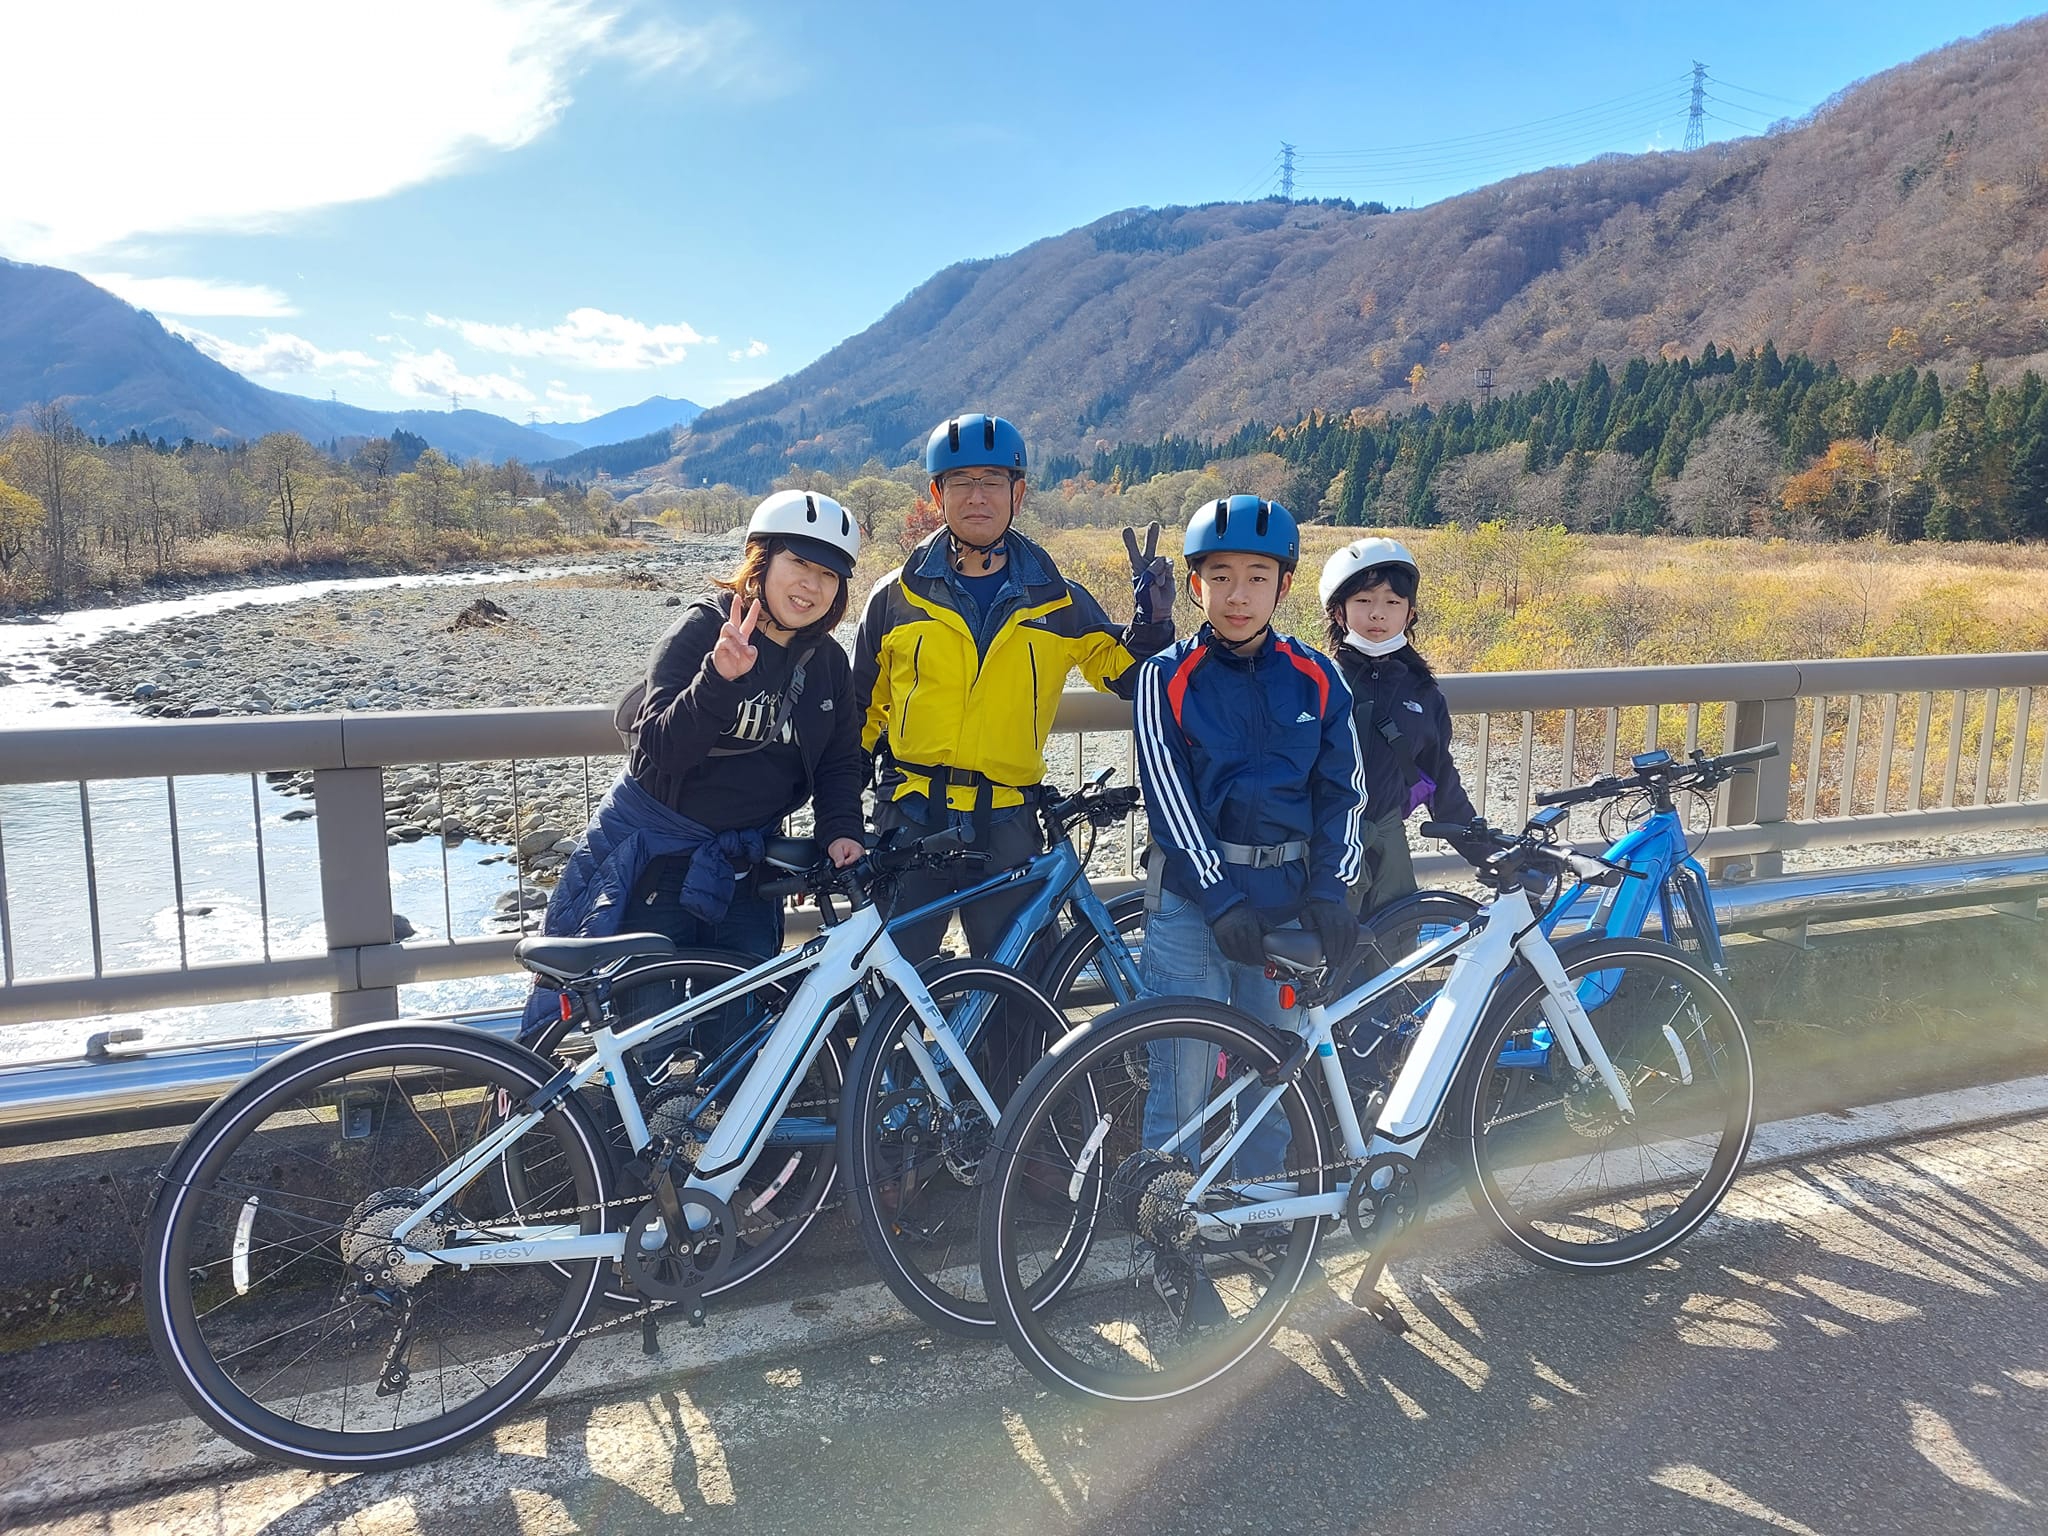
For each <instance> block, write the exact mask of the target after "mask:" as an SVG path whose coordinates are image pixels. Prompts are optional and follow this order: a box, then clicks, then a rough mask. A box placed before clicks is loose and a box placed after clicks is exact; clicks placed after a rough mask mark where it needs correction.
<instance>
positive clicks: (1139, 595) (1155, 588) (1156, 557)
mask: <svg viewBox="0 0 2048 1536" xmlns="http://www.w3.org/2000/svg"><path fill="white" fill-rule="evenodd" d="M1124 548H1125V549H1126V550H1128V551H1129V552H1130V556H1131V596H1132V598H1133V599H1134V600H1135V601H1136V603H1137V609H1138V622H1139V623H1140V624H1164V623H1167V622H1169V621H1170V620H1171V619H1172V617H1173V562H1172V561H1171V560H1169V559H1167V558H1166V556H1164V555H1162V554H1160V553H1159V525H1158V524H1157V523H1148V524H1146V525H1145V549H1144V552H1143V553H1142V554H1141V553H1139V551H1138V530H1137V529H1135V528H1126V529H1124Z"/></svg>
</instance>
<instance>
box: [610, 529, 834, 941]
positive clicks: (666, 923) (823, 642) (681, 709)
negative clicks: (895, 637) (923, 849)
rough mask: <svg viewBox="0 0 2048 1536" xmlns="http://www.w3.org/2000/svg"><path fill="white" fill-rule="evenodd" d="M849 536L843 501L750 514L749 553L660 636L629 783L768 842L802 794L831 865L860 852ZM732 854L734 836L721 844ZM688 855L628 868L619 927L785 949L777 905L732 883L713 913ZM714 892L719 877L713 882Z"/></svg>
mask: <svg viewBox="0 0 2048 1536" xmlns="http://www.w3.org/2000/svg"><path fill="white" fill-rule="evenodd" d="M859 553H860V529H859V526H858V525H857V524H856V523H855V522H854V520H853V518H852V517H851V516H849V515H848V514H847V512H846V510H845V509H844V508H843V507H841V506H840V505H839V503H838V502H836V501H834V500H832V498H831V497H829V496H818V495H814V494H811V493H809V492H804V491H780V492H777V493H776V494H775V495H773V496H770V497H769V498H768V499H767V500H766V501H764V502H762V503H761V505H760V506H759V507H758V508H757V509H756V510H755V512H754V515H753V518H752V520H751V521H750V522H749V523H748V525H747V542H746V552H745V554H744V556H743V557H742V558H741V560H740V564H739V567H738V569H737V570H735V571H734V572H733V573H732V575H730V576H728V577H727V578H725V579H724V580H723V581H720V582H718V583H716V586H717V588H718V589H719V590H718V591H716V592H714V593H712V594H711V595H709V596H706V597H704V598H701V599H699V600H698V601H697V602H695V603H693V604H692V605H691V606H690V607H688V608H686V609H685V610H684V611H683V616H682V617H681V618H680V619H679V620H677V622H676V624H675V626H674V627H673V628H671V629H670V630H669V631H668V633H667V634H665V635H663V636H662V637H661V639H660V640H659V641H657V642H656V643H655V646H654V650H653V653H652V654H651V655H650V656H649V658H648V663H647V679H646V683H645V687H644V691H643V692H642V694H641V697H640V701H639V706H638V709H637V711H636V712H635V714H634V717H633V722H632V732H631V734H632V736H633V748H632V753H631V756H630V758H629V759H628V762H627V770H626V771H627V777H628V778H629V779H630V780H631V781H632V783H633V785H634V786H635V787H637V788H638V789H639V790H641V791H644V792H645V793H646V794H647V795H648V796H650V797H651V798H652V799H653V800H655V801H658V802H659V803H660V804H661V805H662V806H665V807H666V808H667V809H668V810H669V811H670V812H673V813H675V815H676V816H677V817H680V818H684V819H687V821H690V822H694V823H697V824H698V825H699V826H701V827H703V828H704V829H706V830H707V831H709V832H711V833H713V834H734V835H737V837H738V838H739V842H740V845H741V847H742V852H743V855H744V853H747V852H756V850H754V849H753V847H752V838H751V836H749V834H756V833H758V834H760V835H762V836H766V835H769V834H772V833H773V832H774V831H775V829H776V827H777V826H778V825H779V824H780V823H781V821H782V819H783V818H784V817H786V816H787V815H789V813H790V812H792V811H794V810H796V809H797V808H798V807H799V806H801V805H802V804H803V803H804V802H805V801H806V800H809V801H810V802H811V803H812V805H813V809H814V818H815V825H816V836H817V838H818V841H819V842H821V843H823V844H824V845H825V848H826V851H827V853H828V854H829V855H830V857H831V858H832V860H833V862H834V863H835V864H838V865H840V866H841V867H844V866H845V865H847V864H850V863H852V862H853V861H854V860H855V859H857V858H859V857H860V855H861V853H862V851H863V848H862V843H861V832H862V821H861V805H860V795H861V785H862V780H863V777H864V774H863V768H864V764H863V760H862V757H861V751H860V717H859V715H858V714H857V713H856V711H855V709H854V704H853V674H852V668H851V667H850V665H849V664H848V662H847V658H846V652H845V651H844V650H843V649H842V648H841V647H840V644H839V642H838V641H837V640H835V639H833V638H832V629H833V627H834V626H835V625H837V624H838V623H839V621H840V619H841V618H843V617H844V616H845V613H846V605H847V584H848V582H849V580H850V579H851V578H852V575H853V566H854V561H855V559H856V558H857V557H858V555H859ZM722 841H723V842H724V844H725V846H726V847H727V848H731V847H732V846H734V844H733V838H732V837H730V836H728V837H725V838H723V839H722ZM701 857H702V855H701V854H700V853H699V852H697V851H694V850H693V851H691V852H683V853H666V854H660V855H657V856H655V857H652V858H649V859H647V860H646V861H645V863H644V864H643V865H642V867H640V868H639V869H638V870H637V871H635V872H634V873H633V875H632V880H631V885H630V891H631V894H630V896H629V898H628V902H627V911H626V912H625V913H624V914H623V915H622V922H621V924H620V927H619V931H621V932H645V933H665V934H667V935H668V936H669V937H670V938H673V939H674V940H675V941H676V942H677V943H679V944H686V945H688V944H709V945H714V946H718V947H721V948H727V949H737V950H741V951H744V952H746V953H748V954H755V955H760V956H763V957H766V956H768V955H771V954H773V953H775V951H776V950H778V949H780V948H781V946H782V916H781V907H780V904H779V903H777V902H774V901H771V900H768V899H766V898H764V897H762V896H760V895H759V894H758V893H757V892H756V890H755V888H754V887H755V883H756V882H755V880H754V879H753V878H752V877H751V876H750V875H746V874H742V875H741V876H740V878H739V879H738V881H737V883H736V885H735V886H734V887H733V889H732V893H731V897H730V899H729V901H728V902H726V903H725V907H724V911H723V913H722V914H720V915H716V916H713V915H710V914H709V913H708V912H707V910H706V908H707V907H708V906H711V905H715V895H714V896H710V897H707V896H706V895H705V893H704V890H703V887H704V884H705V882H704V879H703V871H702V870H698V871H697V874H696V877H695V878H693V875H692V871H693V869H694V868H696V866H697V865H698V863H699V862H700V859H701ZM721 883H722V882H721Z"/></svg>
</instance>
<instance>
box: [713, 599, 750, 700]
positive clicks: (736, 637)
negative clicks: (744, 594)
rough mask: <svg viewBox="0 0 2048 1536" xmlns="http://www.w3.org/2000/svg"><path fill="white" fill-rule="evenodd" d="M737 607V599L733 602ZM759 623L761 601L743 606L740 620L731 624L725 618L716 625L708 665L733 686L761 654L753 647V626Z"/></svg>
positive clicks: (729, 620) (730, 621) (748, 670)
mask: <svg viewBox="0 0 2048 1536" xmlns="http://www.w3.org/2000/svg"><path fill="white" fill-rule="evenodd" d="M733 607H734V608H735V609H737V608H738V607H739V600H738V599H737V598H735V599H734V600H733ZM760 622H761V599H759V598H758V597H757V598H755V599H754V600H753V602H751V603H749V604H748V605H747V611H746V614H745V616H744V617H742V618H741V619H740V621H739V622H738V623H737V624H735V623H734V622H733V621H732V620H731V619H730V618H728V619H727V620H726V621H725V623H724V624H722V625H721V626H719V630H718V644H716V645H714V646H713V647H712V648H711V665H712V667H713V668H714V669H715V670H716V671H717V673H718V675H719V676H720V677H722V678H724V679H725V680H726V681H727V682H728V683H736V682H738V681H739V680H740V679H741V678H743V677H745V676H746V675H747V674H748V673H749V672H751V671H753V670H754V663H755V662H756V661H758V660H759V659H760V655H761V653H760V652H759V651H757V650H756V649H755V648H754V626H755V625H756V624H758V623H760Z"/></svg>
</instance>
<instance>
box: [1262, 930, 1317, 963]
mask: <svg viewBox="0 0 2048 1536" xmlns="http://www.w3.org/2000/svg"><path fill="white" fill-rule="evenodd" d="M1265 944H1266V958H1267V959H1269V960H1276V961H1278V962H1279V963H1280V964H1282V965H1284V966H1286V967H1287V968H1288V969H1289V970H1290V971H1312V970H1314V969H1315V968H1316V967H1317V966H1319V965H1321V964H1322V963H1323V941H1322V940H1321V939H1319V938H1317V937H1316V936H1315V935H1314V934H1312V933H1310V932H1309V931H1308V930H1307V929H1306V928H1276V929H1274V930H1273V931H1272V932H1271V933H1269V934H1267V935H1266V939H1265Z"/></svg>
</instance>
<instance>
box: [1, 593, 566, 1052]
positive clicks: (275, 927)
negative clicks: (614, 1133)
mask: <svg viewBox="0 0 2048 1536" xmlns="http://www.w3.org/2000/svg"><path fill="white" fill-rule="evenodd" d="M586 568H587V567H579V566H552V567H547V568H545V569H538V568H537V569H531V570H520V571H483V572H460V573H447V574H431V575H414V576H374V577H359V578H344V579H335V580H322V581H307V582H295V583H291V584H288V585H280V586H265V587H255V588H247V589H235V590H226V591H217V592H208V593H204V594H199V595H195V596H190V597H179V598H170V599H165V600H161V601H157V602H148V603H136V604H132V605H129V606H127V607H120V608H102V609H89V610H79V611H76V612H72V613H67V614H63V615H60V616H58V617H56V618H54V619H52V620H50V621H48V622H29V623H0V676H7V677H11V679H12V681H11V682H9V683H8V684H7V685H6V686H4V687H0V724H4V725H7V726H27V725H73V724H84V723H88V722H94V721H107V720H130V719H133V718H135V716H134V714H133V712H132V711H131V710H129V709H127V708H126V707H124V706H122V705H119V704H115V703H112V702H110V701H108V700H106V699H103V698H99V697H97V696H94V695H88V694H84V693H81V692H79V691H78V690H76V689H74V688H71V687H70V686H68V685H67V684H66V683H65V682H64V680H63V679H62V678H61V677H59V676H58V675H57V669H56V666H55V662H54V658H55V656H56V654H57V653H59V652H62V651H65V650H69V649H71V648H73V647H76V646H79V645H83V644H87V643H90V642H91V641H93V640H96V639H99V638H102V637H104V636H105V635H108V634H111V633H114V632H116V631H121V630H132V629H141V628H144V627H146V626H148V625H150V624H154V623H158V622H160V621H163V620H166V619H190V618H199V617H204V616H206V615H208V614H214V613H219V612H222V611H224V610H226V609H229V608H235V607H243V606H278V605H283V604H287V603H294V602H299V601H302V600H304V599H307V598H311V597H319V596H322V595H325V594H328V593H342V592H369V591H377V590H380V589H389V588H396V587H424V586H463V585H476V584H481V583H487V582H503V581H507V580H518V579H522V578H529V579H530V578H534V577H539V576H546V575H559V574H563V573H564V572H566V571H571V570H577V569H586ZM172 787H173V786H167V785H166V782H165V781H164V780H163V779H115V780H106V781H96V782H94V783H92V784H89V785H88V786H86V790H85V796H86V798H87V800H88V801H89V804H90V809H91V835H92V861H91V868H92V872H93V877H94V878H93V882H92V883H91V884H90V885H89V883H88V879H87V862H86V848H85V825H86V818H85V816H84V815H83V813H82V809H81V805H80V793H79V790H78V788H77V786H75V785H70V784H62V785H43V784H22V785H14V784H10V785H0V858H4V861H5V863H4V869H5V878H6V887H7V895H8V903H7V905H8V920H9V931H8V932H7V933H6V935H5V939H6V953H7V957H8V960H9V961H10V962H11V965H12V968H13V975H14V977H15V979H17V980H31V979H42V978H53V977H67V976H89V975H91V974H92V972H93V946H92V926H91V922H90V902H91V900H92V895H93V893H95V892H96V895H97V901H98V906H99V915H100V931H101V962H100V963H101V967H102V969H103V970H104V971H105V972H107V973H109V974H113V973H117V972H120V971H134V970H153V969H158V968H162V967H169V966H175V965H176V964H177V963H178V955H179V946H180V939H181V935H182V940H183V944H184V952H185V954H186V956H187V960H188V963H190V964H193V965H202V964H218V963H222V962H228V961H237V960H261V959H263V958H265V955H266V946H267V953H268V956H269V957H270V958H273V959H276V958H284V957H288V956H294V955H316V954H319V953H321V952H322V951H323V950H324V949H325V948H326V935H325V931H324V929H323V926H322V923H321V911H320V888H319V860H318V851H317V834H316V832H315V830H314V828H315V824H314V822H313V821H312V820H311V819H309V818H307V817H306V815H305V812H306V811H307V810H308V809H309V806H310V802H309V801H307V800H306V799H304V798H302V797H294V796H288V795H285V794H282V793H280V792H278V791H277V790H276V789H274V788H272V787H271V786H270V785H269V784H267V783H264V782H263V781H262V780H261V779H260V778H259V779H258V780H257V782H256V784H255V786H254V787H253V789H252V786H251V783H250V780H249V778H248V777H247V776H246V775H225V776H193V777H180V778H178V779H177V780H175V782H174V788H175V797H176V818H177V827H178V834H179V835H178V844H177V846H178V852H179V858H180V870H179V874H180V875H181V876H182V883H183V900H182V902H180V900H179V899H178V896H177V886H176V884H175V883H174V879H173V870H172V861H171V855H170V847H171V842H170V825H171V815H172V807H171V799H172ZM259 828H260V833H259ZM504 851H505V850H504V849H502V848H500V847H496V846H493V845H492V844H489V843H482V842H475V841H470V842H464V843H461V844H459V845H458V846H456V847H453V848H444V847H443V846H442V845H441V843H440V841H439V840H438V839H433V838H429V839H425V840H423V841H421V842H417V843H399V844H396V845H394V846H393V847H392V848H391V849H390V850H389V852H390V864H391V882H392V899H393V904H394V906H395V907H396V909H397V910H398V911H400V912H402V913H403V914H405V916H406V917H407V919H408V920H409V921H410V922H411V923H412V924H413V927H414V930H415V936H416V938H418V939H420V940H423V941H433V940H439V939H442V938H444V937H446V936H448V935H449V934H450V933H453V934H454V935H456V936H466V935H475V934H483V933H493V932H501V931H503V930H502V929H501V928H499V927H498V926H497V925H495V924H494V923H493V922H492V921H491V919H492V917H493V915H494V912H495V903H496V902H497V900H498V898H499V897H500V896H501V895H503V894H505V893H506V892H508V891H510V890H511V889H512V888H513V876H512V872H511V865H510V864H509V863H504V862H498V861H497V860H496V858H495V857H494V856H496V855H501V854H503V853H504ZM485 860H491V862H488V863H487V862H484V861H485ZM259 863H260V877H259ZM524 990H525V986H524V983H523V981H522V979H521V978H519V977H514V976H506V977H482V978H476V979H474V980H468V981H454V982H439V983H433V984H429V985H422V986H409V987H404V988H401V989H400V994H399V1003H400V1008H401V1010H402V1011H404V1012H407V1013H422V1012H439V1011H445V1010H449V1009H455V1008H469V1007H489V1006H498V1005H504V1004H510V1003H514V1002H516V1001H517V999H518V998H519V997H520V995H521V994H522V993H523V992H524ZM327 1018H328V1001H327V997H326V995H325V994H324V993H321V994H314V995H309V996H303V997H289V998H270V999H264V1000H262V1001H256V1002H245V1003H231V1004H211V1005H207V1006H204V1007H193V1008H171V1009H158V1010H154V1011H151V1012H148V1013H140V1014H127V1015H122V1016H120V1017H119V1018H110V1017H104V1016H103V1017H97V1018H90V1019H65V1020H58V1021H51V1022H47V1023H35V1024H25V1025H16V1026H9V1027H6V1028H4V1029H0V1065H10V1064H16V1063H20V1062H24V1061H30V1060H40V1059H46V1058H63V1057H71V1056H76V1055H78V1054H79V1053H80V1052H81V1051H82V1050H83V1049H84V1047H85V1045H86V1043H87V1041H88V1040H89V1038H90V1037H91V1036H92V1035H93V1034H94V1033H95V1032H97V1031H100V1030H104V1029H106V1028H108V1027H109V1026H110V1025H113V1024H120V1025H123V1026H129V1025H139V1026H141V1027H142V1029H143V1031H144V1038H145V1040H147V1041H148V1042H150V1043H163V1044H169V1043H188V1042H192V1041H197V1040H203V1039H206V1038H208V1037H218V1036H223V1035H226V1036H236V1035H246V1034H257V1033H261V1034H269V1033H274V1032H277V1031H280V1030H288V1029H295V1028H317V1027H319V1026H321V1025H324V1024H325V1023H326V1022H327Z"/></svg>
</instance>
